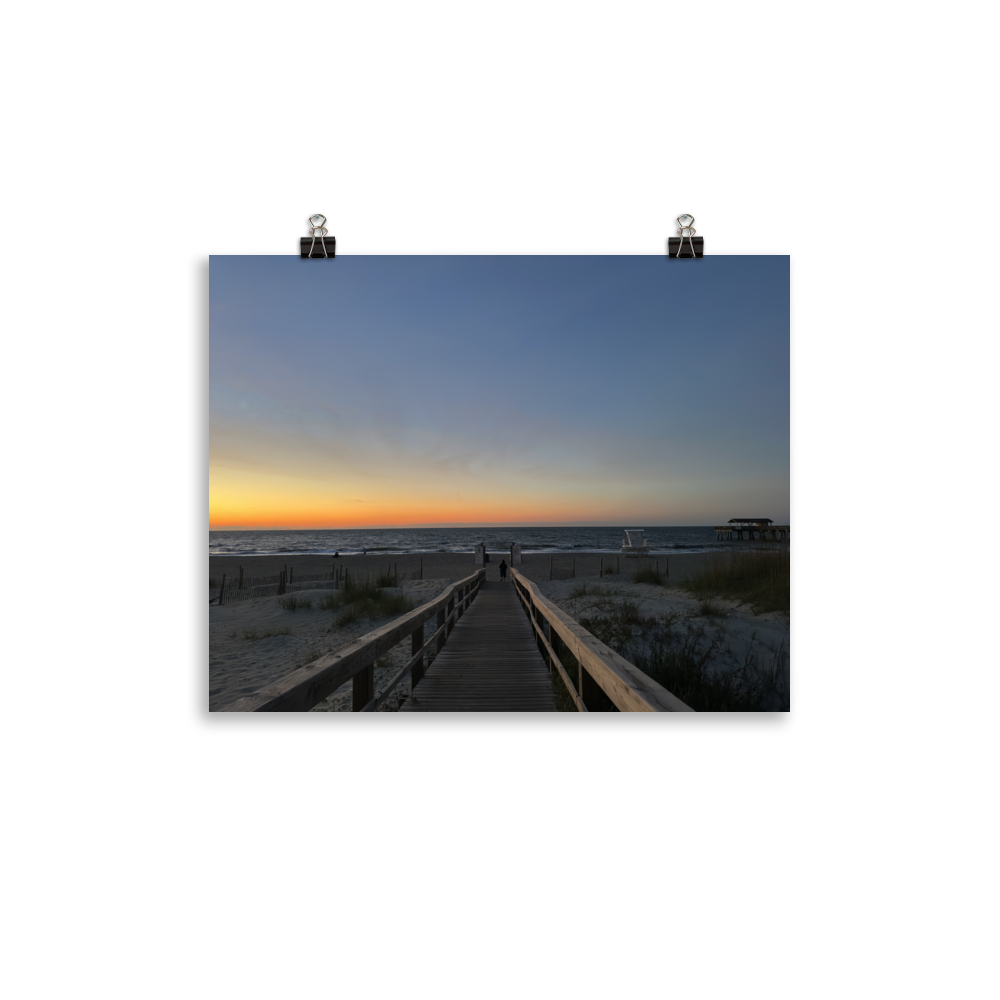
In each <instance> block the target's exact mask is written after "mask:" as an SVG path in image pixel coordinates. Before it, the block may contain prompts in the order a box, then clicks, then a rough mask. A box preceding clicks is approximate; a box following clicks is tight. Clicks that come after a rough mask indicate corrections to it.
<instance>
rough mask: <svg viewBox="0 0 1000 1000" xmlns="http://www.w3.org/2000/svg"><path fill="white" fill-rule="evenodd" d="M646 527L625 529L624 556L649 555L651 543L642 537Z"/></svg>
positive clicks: (623, 540)
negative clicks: (648, 543)
mask: <svg viewBox="0 0 1000 1000" xmlns="http://www.w3.org/2000/svg"><path fill="white" fill-rule="evenodd" d="M643 531H645V528H628V529H627V530H626V531H625V538H624V539H622V555H623V556H648V555H649V545H647V544H646V540H645V539H644V538H643V537H642V533H643Z"/></svg>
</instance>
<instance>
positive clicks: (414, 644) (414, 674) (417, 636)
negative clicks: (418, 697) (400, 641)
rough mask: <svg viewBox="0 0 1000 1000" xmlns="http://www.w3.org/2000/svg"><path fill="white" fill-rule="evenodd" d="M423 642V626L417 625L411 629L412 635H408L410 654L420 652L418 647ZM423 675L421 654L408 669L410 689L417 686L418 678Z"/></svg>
mask: <svg viewBox="0 0 1000 1000" xmlns="http://www.w3.org/2000/svg"><path fill="white" fill-rule="evenodd" d="M423 644H424V627H423V625H418V626H417V627H416V628H415V629H414V630H413V635H412V636H411V637H410V656H411V657H413V656H416V655H417V653H419V652H420V647H421V646H422V645H423ZM423 676H424V658H423V657H422V656H421V657H420V659H419V660H417V662H416V663H414V664H413V669H412V670H411V671H410V690H411V691H412V690H413V688H415V687H416V686H417V683H418V682H419V680H420V678H421V677H423Z"/></svg>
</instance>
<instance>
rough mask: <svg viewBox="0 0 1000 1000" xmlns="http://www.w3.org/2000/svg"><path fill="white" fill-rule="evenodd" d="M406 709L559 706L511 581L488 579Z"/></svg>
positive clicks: (509, 709) (552, 709) (527, 709)
mask: <svg viewBox="0 0 1000 1000" xmlns="http://www.w3.org/2000/svg"><path fill="white" fill-rule="evenodd" d="M399 710H400V711H401V712H555V711H558V709H557V707H556V699H555V692H554V690H553V688H552V679H551V677H550V676H549V670H548V667H547V666H546V663H545V660H544V659H542V655H541V653H539V651H538V647H537V645H536V644H535V637H534V634H533V632H532V628H531V624H530V623H529V621H528V618H527V616H526V615H525V613H524V611H523V610H522V608H521V605H520V603H519V601H518V600H517V595H516V594H515V593H514V588H513V586H512V585H511V584H509V583H506V584H504V583H494V582H487V583H484V584H483V585H482V587H481V589H480V592H479V596H478V597H477V598H476V600H475V601H473V603H472V606H471V607H470V608H469V610H468V611H467V612H466V613H465V614H464V615H463V616H462V618H461V619H460V620H459V622H458V624H457V625H456V626H455V628H454V629H453V630H452V633H451V635H450V636H448V641H447V643H445V647H444V649H443V650H442V651H441V652H440V653H439V654H438V655H437V657H436V658H435V660H434V662H433V663H432V664H431V666H430V667H429V668H428V669H427V672H426V673H425V674H424V676H423V678H421V680H420V682H419V684H417V686H416V688H414V690H413V693H412V694H411V695H410V697H409V698H408V699H407V700H406V701H405V702H404V703H403V704H402V705H401V706H400V709H399Z"/></svg>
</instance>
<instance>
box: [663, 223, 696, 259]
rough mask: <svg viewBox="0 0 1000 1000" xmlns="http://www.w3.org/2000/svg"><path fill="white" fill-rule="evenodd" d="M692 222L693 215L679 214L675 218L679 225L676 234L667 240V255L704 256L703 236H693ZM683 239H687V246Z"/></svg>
mask: <svg viewBox="0 0 1000 1000" xmlns="http://www.w3.org/2000/svg"><path fill="white" fill-rule="evenodd" d="M693 222H694V216H693V215H681V216H678V218H677V224H678V225H679V226H680V227H681V228H680V229H678V230H677V235H676V236H671V237H669V239H668V240H667V256H668V257H704V256H705V237H704V236H695V232H696V231H697V230H695V229H694V228H693V226H692V223H693ZM685 241H687V246H686V247H685V246H684V243H685Z"/></svg>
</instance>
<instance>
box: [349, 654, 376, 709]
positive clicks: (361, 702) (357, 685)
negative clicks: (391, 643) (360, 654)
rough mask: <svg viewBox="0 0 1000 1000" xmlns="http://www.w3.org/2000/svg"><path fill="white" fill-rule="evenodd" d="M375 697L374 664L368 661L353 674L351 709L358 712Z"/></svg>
mask: <svg viewBox="0 0 1000 1000" xmlns="http://www.w3.org/2000/svg"><path fill="white" fill-rule="evenodd" d="M374 697H375V664H374V663H370V664H369V665H368V666H367V667H365V669H364V670H361V671H359V672H358V673H356V674H355V675H354V704H353V705H352V710H353V711H355V712H360V711H361V709H363V708H364V707H365V705H367V704H368V702H370V701H371V700H372V698H374Z"/></svg>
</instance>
